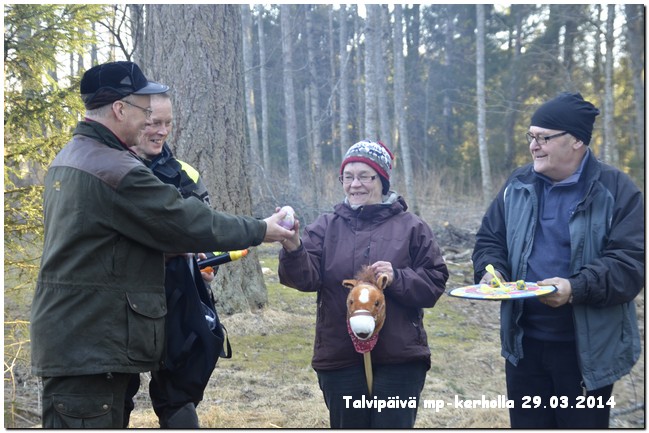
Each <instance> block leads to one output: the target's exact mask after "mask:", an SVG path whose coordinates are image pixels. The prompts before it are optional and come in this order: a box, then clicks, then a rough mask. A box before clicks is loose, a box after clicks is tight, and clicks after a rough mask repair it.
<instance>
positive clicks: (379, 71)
mask: <svg viewBox="0 0 649 433" xmlns="http://www.w3.org/2000/svg"><path fill="white" fill-rule="evenodd" d="M373 7H376V9H377V11H376V24H377V26H376V32H374V37H375V38H376V42H375V44H374V48H375V49H376V52H375V53H374V56H375V57H374V65H375V68H376V78H377V82H376V89H377V93H378V95H377V96H378V111H379V130H380V131H381V133H380V136H379V138H380V139H381V140H382V141H385V143H386V144H388V146H392V139H393V137H392V126H391V123H392V122H391V121H390V113H389V112H388V107H389V102H388V79H387V76H386V71H385V64H386V60H387V59H386V57H385V55H386V54H387V53H386V51H387V48H388V47H387V45H386V44H384V43H383V40H384V37H383V35H384V33H385V30H386V29H388V28H389V23H388V18H387V6H385V7H383V6H380V5H379V6H373ZM393 174H396V173H395V172H393Z"/></svg>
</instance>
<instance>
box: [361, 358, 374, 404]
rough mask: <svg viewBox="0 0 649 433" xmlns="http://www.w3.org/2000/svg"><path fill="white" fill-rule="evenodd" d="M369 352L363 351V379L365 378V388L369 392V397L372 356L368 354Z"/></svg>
mask: <svg viewBox="0 0 649 433" xmlns="http://www.w3.org/2000/svg"><path fill="white" fill-rule="evenodd" d="M370 353H371V352H365V353H363V362H364V363H365V379H367V389H368V391H369V392H370V397H371V396H372V379H373V377H372V358H371V355H370Z"/></svg>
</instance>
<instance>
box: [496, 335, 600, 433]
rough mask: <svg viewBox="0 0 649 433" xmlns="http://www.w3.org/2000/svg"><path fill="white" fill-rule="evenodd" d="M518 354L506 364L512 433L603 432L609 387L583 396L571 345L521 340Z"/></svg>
mask: <svg viewBox="0 0 649 433" xmlns="http://www.w3.org/2000/svg"><path fill="white" fill-rule="evenodd" d="M523 354H524V358H523V359H521V360H520V361H519V363H518V366H514V365H513V364H511V363H510V362H507V361H505V364H506V366H505V372H506V378H507V394H508V396H507V397H508V398H509V399H510V400H514V402H515V407H514V408H511V409H509V417H510V422H511V427H512V428H543V429H548V428H561V429H573V428H588V429H603V428H608V423H609V415H610V406H609V405H607V402H608V401H609V398H610V397H611V393H612V392H613V385H609V386H605V387H603V388H600V389H596V390H593V391H588V392H586V393H585V388H584V387H583V382H582V377H581V371H580V369H579V364H578V360H577V349H576V346H575V343H574V342H552V341H539V340H535V339H532V338H528V337H524V338H523ZM525 406H526V407H525Z"/></svg>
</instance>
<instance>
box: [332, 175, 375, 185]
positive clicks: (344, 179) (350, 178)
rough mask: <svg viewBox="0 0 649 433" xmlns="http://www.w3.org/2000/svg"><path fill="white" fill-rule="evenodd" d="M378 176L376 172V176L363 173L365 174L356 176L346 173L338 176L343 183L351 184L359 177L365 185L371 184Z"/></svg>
mask: <svg viewBox="0 0 649 433" xmlns="http://www.w3.org/2000/svg"><path fill="white" fill-rule="evenodd" d="M376 176H377V175H376V174H375V175H374V176H367V175H363V176H358V177H354V176H352V175H349V174H345V175H341V176H338V180H339V181H340V183H342V184H343V185H350V184H351V183H352V182H354V179H358V181H359V182H360V183H362V184H363V185H369V184H370V183H372V182H374V179H376Z"/></svg>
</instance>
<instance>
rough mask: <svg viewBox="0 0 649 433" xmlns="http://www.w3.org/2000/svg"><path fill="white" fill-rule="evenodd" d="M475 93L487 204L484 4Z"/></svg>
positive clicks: (478, 13)
mask: <svg viewBox="0 0 649 433" xmlns="http://www.w3.org/2000/svg"><path fill="white" fill-rule="evenodd" d="M476 16H477V24H478V25H477V27H478V28H477V31H476V88H477V91H476V94H477V99H478V101H477V102H478V104H477V105H478V107H477V108H478V110H477V111H478V128H477V135H478V149H479V153H480V169H481V173H482V198H483V201H484V204H485V205H487V204H489V202H490V201H491V200H492V197H491V190H492V188H491V168H490V166H489V151H488V149H487V125H486V108H485V106H486V103H485V12H484V5H482V4H479V5H476Z"/></svg>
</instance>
